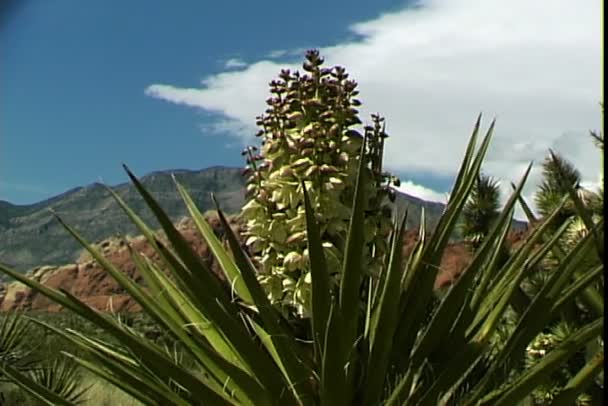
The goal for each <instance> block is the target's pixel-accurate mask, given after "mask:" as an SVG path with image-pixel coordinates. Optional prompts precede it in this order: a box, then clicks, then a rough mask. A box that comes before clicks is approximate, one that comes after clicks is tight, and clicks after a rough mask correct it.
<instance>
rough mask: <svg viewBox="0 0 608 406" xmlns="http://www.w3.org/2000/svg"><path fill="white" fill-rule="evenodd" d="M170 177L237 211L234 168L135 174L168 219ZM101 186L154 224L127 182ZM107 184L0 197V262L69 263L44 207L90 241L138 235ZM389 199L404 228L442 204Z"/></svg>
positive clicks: (69, 249) (180, 213) (204, 201)
mask: <svg viewBox="0 0 608 406" xmlns="http://www.w3.org/2000/svg"><path fill="white" fill-rule="evenodd" d="M173 177H175V178H176V179H177V180H178V181H179V182H180V183H181V184H182V185H183V186H184V187H186V189H187V190H188V191H189V193H190V194H191V196H192V198H193V200H194V201H195V202H196V203H197V205H198V207H199V209H200V210H201V212H205V211H207V210H210V209H214V208H215V205H214V204H213V202H212V200H211V198H210V195H211V193H213V194H214V195H215V196H216V198H217V199H218V202H219V203H220V207H221V208H222V210H224V211H225V212H227V213H237V212H238V211H239V210H240V208H241V207H242V206H243V204H244V202H245V181H244V178H243V176H242V175H241V169H240V168H235V167H229V166H221V165H217V166H212V167H208V168H203V169H200V170H195V169H194V170H192V169H171V170H158V171H153V172H150V173H148V174H146V175H144V176H142V177H140V178H139V179H140V181H141V182H142V184H143V185H144V186H145V187H146V188H147V189H148V190H149V191H150V192H151V193H152V195H153V196H154V197H155V198H156V199H157V201H158V202H159V204H160V205H161V207H163V209H165V210H166V211H167V213H168V215H169V217H170V218H171V220H172V221H174V222H178V221H180V220H181V219H182V218H183V217H185V216H187V215H188V212H187V209H186V207H185V205H184V204H183V201H182V200H181V197H180V196H179V193H178V192H177V189H176V188H175V185H174V183H173ZM107 187H109V188H111V189H112V190H114V191H115V192H116V193H117V194H118V195H119V196H120V197H121V198H122V199H123V200H125V201H126V203H127V204H128V205H129V206H130V207H131V208H132V209H134V210H135V212H136V213H137V214H138V215H140V216H141V217H142V219H143V220H144V221H145V222H146V223H148V224H149V225H151V226H152V227H158V224H157V222H156V220H155V218H154V216H153V215H152V213H151V212H150V210H149V209H148V208H147V206H146V205H145V203H144V202H143V200H142V199H141V197H140V196H139V194H138V193H137V191H136V190H135V188H134V186H133V185H132V184H131V183H129V182H123V183H119V184H117V185H113V186H107ZM107 187H106V186H105V185H103V184H101V183H98V182H94V183H91V184H88V185H85V186H78V187H75V188H72V189H69V190H67V191H66V192H63V193H61V194H59V195H57V196H53V197H50V198H48V199H45V200H43V201H41V202H37V203H33V204H27V205H15V204H12V203H10V202H6V201H0V262H1V263H4V264H6V265H8V266H10V267H13V268H14V269H16V270H18V271H21V272H25V271H27V270H30V269H33V268H35V267H39V266H43V265H62V264H66V263H72V262H74V260H75V259H76V258H77V257H78V256H79V254H80V252H82V247H81V246H80V245H79V244H78V242H77V241H76V240H75V239H74V238H73V237H72V236H70V235H69V234H68V233H67V232H66V231H65V230H64V229H63V227H62V226H61V225H60V224H59V222H58V221H57V220H56V219H54V217H53V214H51V212H50V211H49V209H53V211H54V212H55V213H57V214H58V215H59V216H61V218H62V219H63V220H64V221H65V222H66V223H67V224H69V225H71V226H72V227H73V228H74V229H76V230H77V231H78V232H79V233H81V234H82V236H83V237H84V238H85V239H86V240H87V241H90V242H92V243H96V242H99V241H101V240H103V239H106V238H108V237H111V236H113V235H136V234H139V232H138V230H137V229H136V228H135V226H134V225H133V224H132V222H131V221H130V220H129V219H128V217H127V216H126V214H124V213H123V212H122V209H120V207H119V206H118V204H117V203H116V202H115V201H114V199H113V198H112V197H111V194H110V193H109V192H108V191H107ZM395 204H396V207H397V208H398V209H399V210H404V209H407V210H408V211H409V215H408V225H407V226H408V228H413V227H418V225H419V219H420V214H421V210H422V208H423V207H424V209H425V215H426V219H427V224H428V226H429V228H431V229H432V228H434V226H435V224H436V222H437V220H438V219H439V216H440V215H441V213H442V212H443V209H444V207H445V205H444V204H442V203H438V202H428V201H425V200H423V199H420V198H417V197H414V196H410V195H407V194H405V193H402V192H397V199H396V203H395Z"/></svg>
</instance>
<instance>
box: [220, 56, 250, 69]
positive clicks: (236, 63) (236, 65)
mask: <svg viewBox="0 0 608 406" xmlns="http://www.w3.org/2000/svg"><path fill="white" fill-rule="evenodd" d="M246 66H247V63H246V62H245V61H243V60H241V59H238V58H231V59H228V60H227V61H226V62H225V63H224V67H225V68H226V69H241V68H244V67H246Z"/></svg>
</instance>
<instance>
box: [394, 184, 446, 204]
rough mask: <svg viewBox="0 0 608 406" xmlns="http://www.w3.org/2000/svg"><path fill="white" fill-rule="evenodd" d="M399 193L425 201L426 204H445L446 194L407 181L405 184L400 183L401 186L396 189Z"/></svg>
mask: <svg viewBox="0 0 608 406" xmlns="http://www.w3.org/2000/svg"><path fill="white" fill-rule="evenodd" d="M395 189H397V190H398V191H400V192H403V193H406V194H408V195H410V196H414V197H417V198H419V199H422V200H426V201H427V202H438V203H444V204H445V203H446V202H447V200H448V199H447V198H448V194H447V193H439V192H437V191H435V190H433V189H429V188H427V187H424V186H421V185H417V184H415V183H414V182H412V181H410V180H408V181H405V182H403V181H402V182H401V186H399V187H396V188H395Z"/></svg>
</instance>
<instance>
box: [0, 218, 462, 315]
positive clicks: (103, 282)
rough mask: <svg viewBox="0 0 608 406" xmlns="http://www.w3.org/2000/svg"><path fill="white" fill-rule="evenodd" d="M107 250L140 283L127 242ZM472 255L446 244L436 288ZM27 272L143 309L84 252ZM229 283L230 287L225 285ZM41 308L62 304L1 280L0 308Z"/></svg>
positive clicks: (197, 245) (104, 304) (124, 307)
mask: <svg viewBox="0 0 608 406" xmlns="http://www.w3.org/2000/svg"><path fill="white" fill-rule="evenodd" d="M208 219H209V221H210V224H211V225H212V227H213V229H214V230H215V232H216V234H217V235H221V234H222V230H221V226H220V224H219V221H218V220H217V218H216V217H208ZM177 228H178V229H179V230H180V232H181V233H182V234H183V235H184V237H185V238H186V240H187V241H188V242H189V243H190V244H191V246H192V247H193V248H194V250H195V251H196V252H197V253H198V254H199V255H201V257H202V258H203V260H204V262H206V263H207V265H208V266H209V267H210V268H211V270H212V271H213V272H214V273H215V274H216V275H218V278H220V279H222V278H221V273H220V270H219V268H218V267H217V264H216V263H215V261H214V259H213V257H212V256H211V255H210V252H209V249H208V247H207V245H206V244H205V243H204V242H203V241H202V238H201V237H200V235H199V233H198V231H197V230H196V229H195V227H194V226H193V224H192V222H191V220H187V219H184V220H182V221H181V222H180V223H179V224H178V226H177ZM232 229H233V230H234V231H235V232H236V233H237V235H240V231H241V226H240V224H239V223H238V222H236V221H234V220H232ZM416 237H417V233H416V231H414V230H411V231H408V232H406V236H405V240H404V246H403V250H404V253H406V254H407V253H409V252H410V251H411V249H412V247H413V246H414V244H415V242H416ZM128 243H129V244H130V245H131V246H132V247H133V248H134V249H135V250H136V251H138V252H141V253H143V254H144V255H147V256H150V257H151V258H155V256H154V255H153V250H152V249H151V248H150V246H149V245H148V244H147V242H146V241H145V239H144V238H143V237H133V238H129V239H128ZM98 247H100V248H101V250H102V251H103V253H104V255H105V256H106V257H107V258H108V259H109V260H110V261H111V262H112V263H114V264H115V265H116V266H117V267H118V268H119V269H120V270H122V271H123V272H124V273H126V274H127V275H128V276H129V277H131V278H133V279H134V280H135V281H137V282H141V277H140V275H139V274H138V272H137V271H136V268H135V266H134V264H133V263H132V261H131V260H130V256H129V253H128V250H127V247H126V243H125V242H124V241H122V240H120V239H118V238H110V239H107V240H105V241H102V242H101V243H100V244H98ZM470 260H471V253H470V250H469V249H468V247H467V246H466V245H465V244H463V243H452V244H449V245H448V247H447V248H446V252H445V255H444V257H443V259H442V263H441V271H440V274H439V275H438V277H437V280H436V282H435V287H436V288H442V287H445V286H447V285H449V284H451V283H452V282H453V281H454V280H455V279H456V278H457V277H458V276H459V275H460V273H461V272H462V271H463V270H464V268H465V267H466V266H467V265H468V263H469V262H470ZM28 274H29V275H30V276H32V277H34V278H35V279H36V280H38V281H40V282H42V283H44V284H45V285H46V286H49V287H53V288H62V289H65V290H67V291H69V292H70V293H72V294H74V295H75V296H76V297H78V298H80V299H81V300H83V301H84V302H85V303H87V304H89V305H90V306H92V307H94V308H96V309H98V310H102V311H113V312H133V311H139V310H140V307H139V306H138V305H137V304H136V303H135V302H134V301H133V300H132V299H131V298H130V297H129V296H128V295H126V294H125V292H124V291H123V290H122V289H121V288H120V287H119V286H118V284H117V283H116V282H115V281H114V280H113V279H112V278H111V277H110V276H109V275H108V274H107V273H106V272H105V271H104V270H103V269H101V267H100V266H99V265H97V263H95V262H94V261H92V260H91V259H90V258H88V257H87V256H86V255H83V256H82V257H81V258H80V259H79V260H78V261H76V262H75V263H71V264H68V265H62V266H43V267H40V268H36V269H34V270H32V271H29V272H28ZM227 288H228V286H227ZM14 310H21V311H43V312H55V311H59V310H60V307H59V306H58V305H56V304H54V303H52V302H51V301H49V300H48V299H46V298H45V297H43V296H42V295H40V294H38V293H36V292H33V291H32V290H31V289H29V288H27V287H25V286H24V285H22V284H20V283H19V282H12V283H8V284H1V285H0V312H7V311H14Z"/></svg>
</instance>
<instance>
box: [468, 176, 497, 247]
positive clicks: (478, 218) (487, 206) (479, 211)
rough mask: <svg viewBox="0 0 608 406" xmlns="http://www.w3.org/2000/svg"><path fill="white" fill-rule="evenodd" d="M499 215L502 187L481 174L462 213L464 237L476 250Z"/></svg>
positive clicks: (489, 177) (492, 179)
mask: <svg viewBox="0 0 608 406" xmlns="http://www.w3.org/2000/svg"><path fill="white" fill-rule="evenodd" d="M499 215H500V185H499V183H498V181H497V180H495V179H494V178H492V177H491V176H488V175H484V174H480V175H479V177H478V179H477V181H476V182H475V186H474V187H473V191H472V192H471V197H470V198H469V200H468V202H467V204H466V205H465V206H464V210H463V212H462V223H461V225H460V228H461V230H460V232H461V235H462V237H463V238H464V240H465V241H467V242H470V243H471V245H472V246H473V247H474V248H479V246H480V245H481V242H482V240H483V238H484V237H485V236H486V235H487V234H488V233H489V232H490V230H491V229H492V224H493V222H494V221H495V220H496V219H497V218H498V216H499Z"/></svg>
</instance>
